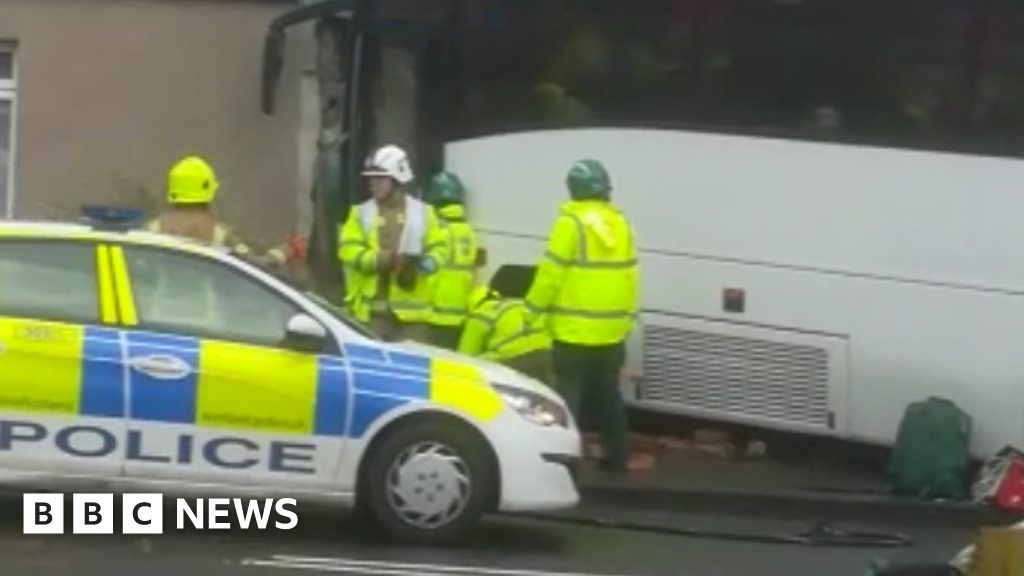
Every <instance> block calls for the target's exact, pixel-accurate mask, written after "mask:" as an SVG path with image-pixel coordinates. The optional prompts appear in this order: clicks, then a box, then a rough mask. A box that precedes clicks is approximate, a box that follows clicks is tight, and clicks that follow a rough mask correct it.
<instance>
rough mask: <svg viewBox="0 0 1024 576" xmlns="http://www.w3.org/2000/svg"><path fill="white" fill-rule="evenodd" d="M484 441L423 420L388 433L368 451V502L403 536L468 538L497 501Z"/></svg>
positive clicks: (419, 539) (416, 539) (378, 518)
mask: <svg viewBox="0 0 1024 576" xmlns="http://www.w3.org/2000/svg"><path fill="white" fill-rule="evenodd" d="M481 442H482V440H480V439H478V438H477V437H476V435H474V434H471V433H470V431H469V430H467V429H462V428H461V427H459V426H453V425H451V424H448V423H446V422H441V421H438V422H430V421H427V422H418V423H413V424H410V425H408V426H406V427H403V428H400V429H398V430H397V431H396V432H394V433H393V434H390V435H388V437H387V438H385V439H384V440H383V441H382V442H381V444H379V445H378V446H377V447H376V448H375V449H374V451H373V453H372V454H370V455H369V461H368V464H367V468H366V475H365V477H364V484H363V490H365V492H364V493H363V495H364V496H365V498H366V500H365V505H366V508H367V511H368V512H370V514H371V515H372V517H373V519H374V520H375V521H376V522H377V524H378V525H379V526H380V527H381V528H382V529H383V530H384V531H385V532H386V533H387V534H388V535H389V536H391V537H393V538H397V539H399V540H405V541H413V542H423V543H442V542H446V541H453V540H458V539H460V538H461V537H464V536H465V535H466V534H467V532H468V531H469V530H471V529H472V528H473V527H474V526H475V525H476V524H477V522H478V521H479V519H480V516H482V515H483V513H484V511H485V509H486V508H487V505H488V504H489V503H490V502H492V501H493V494H494V488H495V478H496V471H495V470H493V465H492V464H491V463H490V460H489V459H488V457H487V452H486V447H485V446H483V445H482V444H481Z"/></svg>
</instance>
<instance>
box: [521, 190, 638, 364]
mask: <svg viewBox="0 0 1024 576" xmlns="http://www.w3.org/2000/svg"><path fill="white" fill-rule="evenodd" d="M638 299H639V270H638V266H637V256H636V246H635V244H634V240H633V231H632V229H631V227H630V225H629V222H627V221H626V218H625V216H623V215H622V213H621V212H619V211H618V210H617V209H616V208H615V207H614V206H612V205H611V204H610V203H609V202H606V201H603V200H579V201H576V200H574V201H569V202H566V203H565V204H563V205H562V208H561V211H560V213H559V215H558V219H557V220H556V221H555V225H554V228H553V230H552V231H551V236H550V238H549V240H548V248H547V252H545V254H544V259H543V260H542V261H541V262H540V264H539V266H538V267H537V276H536V278H535V279H534V282H533V286H532V287H531V288H530V292H529V293H528V294H527V295H526V303H527V305H528V306H530V308H531V309H532V310H533V311H534V312H538V313H544V314H547V316H548V326H549V328H550V331H551V335H552V337H553V338H554V339H555V340H556V341H559V342H565V343H568V344H579V345H590V346H599V345H606V344H615V343H617V342H621V341H623V340H625V338H626V336H627V335H628V334H629V332H630V331H631V330H632V329H633V323H634V319H635V316H636V312H637V305H638Z"/></svg>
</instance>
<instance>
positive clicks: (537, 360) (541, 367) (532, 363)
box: [505, 350, 553, 386]
mask: <svg viewBox="0 0 1024 576" xmlns="http://www.w3.org/2000/svg"><path fill="white" fill-rule="evenodd" d="M505 365H506V366H508V367H509V368H512V369H513V370H517V371H519V372H522V373H523V374H526V375H527V376H529V377H530V378H533V379H534V380H540V381H541V382H543V383H545V384H547V385H548V386H552V383H553V378H552V377H551V372H552V371H551V350H537V351H535V352H530V353H528V354H523V355H522V356H516V357H515V358H509V359H508V360H506V361H505Z"/></svg>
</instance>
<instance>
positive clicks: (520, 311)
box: [459, 299, 551, 362]
mask: <svg viewBox="0 0 1024 576" xmlns="http://www.w3.org/2000/svg"><path fill="white" fill-rule="evenodd" d="M549 348H551V336H550V335H549V334H548V333H547V330H545V328H544V325H543V323H538V322H536V321H535V320H534V315H533V314H532V313H531V312H530V310H529V309H528V308H527V307H526V304H525V303H523V301H522V300H512V299H503V300H502V299H492V300H485V301H484V302H482V303H481V304H480V305H479V306H477V307H476V308H475V309H474V310H473V311H472V312H470V314H469V316H468V317H467V318H466V324H465V326H464V328H463V329H462V338H461V339H460V340H459V352H461V353H462V354H469V355H471V356H480V357H482V358H487V359H489V360H496V361H499V362H501V361H505V360H509V359H511V358H517V357H519V356H523V355H525V354H529V353H531V352H536V351H538V350H547V349H549Z"/></svg>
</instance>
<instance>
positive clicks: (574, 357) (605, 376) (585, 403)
mask: <svg viewBox="0 0 1024 576" xmlns="http://www.w3.org/2000/svg"><path fill="white" fill-rule="evenodd" d="M625 353H626V350H625V346H624V345H623V344H622V343H621V342H620V343H618V344H612V345H609V346H580V345H575V344H567V343H565V342H557V341H556V342H555V343H554V347H553V348H552V361H553V364H554V371H555V383H556V386H557V388H558V391H559V393H561V395H562V398H564V399H565V403H566V404H568V405H569V410H570V411H572V414H573V417H575V418H576V422H577V423H580V424H581V426H582V424H583V422H584V421H588V422H590V423H592V424H593V425H594V426H595V427H596V428H597V429H598V431H599V432H600V433H601V444H602V448H603V449H604V458H605V460H604V462H603V463H602V464H603V466H604V467H606V468H611V469H614V470H623V469H625V467H626V406H625V403H624V402H623V401H622V392H621V391H620V390H619V371H620V370H621V369H622V364H623V362H624V361H625ZM584 407H585V408H586V413H582V410H581V409H582V408H584ZM591 411H592V412H591Z"/></svg>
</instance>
